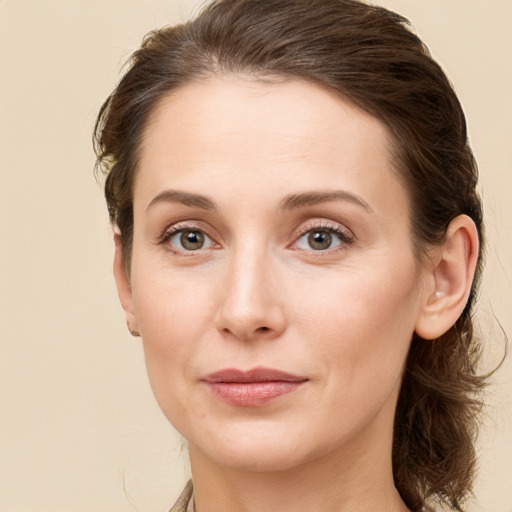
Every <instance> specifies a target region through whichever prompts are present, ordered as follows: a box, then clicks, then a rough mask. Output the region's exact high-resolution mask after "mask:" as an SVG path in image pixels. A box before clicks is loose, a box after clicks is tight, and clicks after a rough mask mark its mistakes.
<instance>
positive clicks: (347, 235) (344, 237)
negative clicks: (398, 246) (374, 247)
mask: <svg viewBox="0 0 512 512" xmlns="http://www.w3.org/2000/svg"><path fill="white" fill-rule="evenodd" d="M187 230H190V231H198V232H201V233H203V234H204V235H205V237H207V238H208V239H209V240H210V241H211V243H212V244H213V245H215V246H217V247H219V244H217V243H216V242H215V241H214V240H213V238H212V237H211V236H209V235H208V233H206V231H205V230H204V229H201V228H200V227H199V226H197V225H194V224H176V225H174V226H171V227H170V228H168V229H166V231H165V232H164V233H163V234H162V236H161V237H159V239H158V243H159V244H161V245H164V244H167V245H168V247H169V249H170V250H171V251H172V252H173V253H174V254H176V255H182V256H194V255H195V254H196V253H198V252H199V251H201V250H202V248H200V249H197V250H195V251H194V250H188V251H187V250H178V249H175V248H173V247H172V245H171V244H169V243H168V242H169V240H171V239H172V237H174V236H175V235H177V234H178V233H182V232H184V231H187ZM315 231H317V232H328V233H331V234H332V235H334V236H335V237H336V238H337V239H338V240H339V242H340V244H339V245H338V246H336V247H334V248H331V249H322V250H320V249H316V250H315V249H313V248H309V249H302V250H303V251H308V252H310V253H313V254H316V255H322V254H323V255H326V254H332V253H334V252H337V251H340V250H345V249H347V246H350V245H352V244H353V243H354V242H355V238H354V235H353V234H352V233H351V232H350V231H349V230H348V229H346V228H345V229H344V228H341V227H340V226H339V225H336V224H331V223H329V222H311V223H308V224H306V225H304V226H303V227H302V228H301V229H300V230H299V232H298V234H297V235H296V236H295V237H294V242H293V243H292V244H291V245H290V246H289V247H291V246H293V245H296V244H297V243H298V241H299V240H300V239H301V238H302V237H303V236H304V235H307V234H308V233H312V232H315ZM291 248H292V247H291ZM294 250H301V249H294Z"/></svg>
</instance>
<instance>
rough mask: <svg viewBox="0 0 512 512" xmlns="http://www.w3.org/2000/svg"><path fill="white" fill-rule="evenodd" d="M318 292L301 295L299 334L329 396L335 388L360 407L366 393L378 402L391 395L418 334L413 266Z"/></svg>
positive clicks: (349, 278) (334, 283)
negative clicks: (325, 376)
mask: <svg viewBox="0 0 512 512" xmlns="http://www.w3.org/2000/svg"><path fill="white" fill-rule="evenodd" d="M382 276H384V277H382ZM318 284H319V283H318V282H317V285H318ZM319 290H321V287H318V286H315V287H311V288H310V289H308V292H307V293H303V294H300V296H301V297H304V298H303V299H302V300H301V302H300V303H299V304H298V308H297V309H298V310H300V311H302V315H301V316H300V320H299V321H298V323H299V328H298V329H299V330H300V329H301V330H302V331H303V334H305V336H306V340H310V346H309V347H308V348H309V350H310V351H311V355H312V356H313V357H314V358H315V359H316V360H318V361H321V362H322V364H323V366H324V367H325V368H326V372H327V373H328V374H329V375H330V384H329V385H330V386H332V387H333V393H332V395H331V396H336V393H335V392H334V387H338V389H344V392H345V397H347V396H351V397H353V398H354V400H356V401H357V400H358V398H361V397H362V393H367V395H368V396H374V397H375V398H376V399H377V397H379V396H382V395H383V394H386V393H388V392H390V391H391V389H393V388H394V387H395V385H396V383H397V380H399V379H400V378H401V375H402V369H403V364H404V362H405V358H406V356H407V352H408V349H409V346H410V342H411V339H412V334H413V331H414V325H415V317H416V313H417V308H418V304H419V302H418V298H419V294H418V278H417V274H416V269H415V267H414V265H406V266H402V267H401V271H393V272H392V271H391V270H389V269H387V271H384V270H383V269H380V270H379V271H377V272H374V273H373V274H372V273H371V272H366V273H357V274H356V273H354V274H352V275H345V276H343V277H340V279H332V280H331V281H330V282H329V283H327V282H326V286H325V287H324V290H325V291H323V292H320V291H319ZM297 296H299V295H298V294H296V297H297ZM338 395H339V393H338ZM354 405H356V404H354Z"/></svg>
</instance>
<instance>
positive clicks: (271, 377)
mask: <svg viewBox="0 0 512 512" xmlns="http://www.w3.org/2000/svg"><path fill="white" fill-rule="evenodd" d="M201 380H203V381H204V382H208V383H212V384H214V383H220V382H223V383H230V382H237V383H250V382H305V381H306V380H308V379H307V378H306V377H303V376H299V375H293V374H291V373H287V372H283V371H281V370H275V369H273V368H263V367H259V368H253V369H252V370H247V371H243V370H238V369H236V368H226V369H225V370H220V371H218V372H214V373H210V374H209V375H206V376H205V377H203V378H202V379H201Z"/></svg>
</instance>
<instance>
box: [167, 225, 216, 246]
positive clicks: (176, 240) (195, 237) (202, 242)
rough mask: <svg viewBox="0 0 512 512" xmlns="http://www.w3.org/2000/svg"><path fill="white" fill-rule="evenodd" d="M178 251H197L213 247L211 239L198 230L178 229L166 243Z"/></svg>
mask: <svg viewBox="0 0 512 512" xmlns="http://www.w3.org/2000/svg"><path fill="white" fill-rule="evenodd" d="M168 243H169V244H170V245H171V246H172V247H174V248H175V249H177V250H178V251H182V252H187V251H198V250H200V249H207V248H208V247H210V246H211V245H213V241H212V240H211V238H210V237H209V236H208V235H207V234H206V233H204V232H203V231H201V230H199V229H189V228H184V229H180V230H179V231H177V232H176V233H174V235H172V236H171V237H170V238H169V242H168Z"/></svg>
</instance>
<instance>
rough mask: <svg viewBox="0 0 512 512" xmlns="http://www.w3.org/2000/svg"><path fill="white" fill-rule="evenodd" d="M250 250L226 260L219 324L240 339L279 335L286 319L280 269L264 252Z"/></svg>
mask: <svg viewBox="0 0 512 512" xmlns="http://www.w3.org/2000/svg"><path fill="white" fill-rule="evenodd" d="M249 252H250V251H245V252H242V251H241V252H240V253H239V254H237V255H234V256H233V258H232V259H231V261H229V263H228V264H227V272H226V274H224V282H223V283H222V284H221V286H222V292H221V293H220V296H221V297H222V299H221V301H220V303H219V305H218V309H217V312H216V315H215V324H216V327H217V329H218V330H219V331H220V332H221V333H222V334H223V335H225V336H226V335H227V336H233V337H235V338H238V339H241V340H254V339H274V338H278V337H279V336H280V335H281V334H282V333H283V332H284V331H285V330H286V323H287V320H286V315H285V310H284V297H283V294H282V292H281V288H280V286H279V279H278V274H277V269H275V268H274V266H273V265H272V262H271V261H270V259H269V258H268V257H265V255H264V254H261V253H260V254H258V255H256V254H254V252H253V253H252V254H248V253H249Z"/></svg>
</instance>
